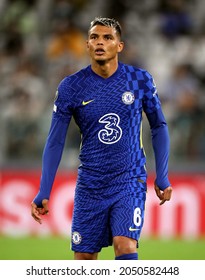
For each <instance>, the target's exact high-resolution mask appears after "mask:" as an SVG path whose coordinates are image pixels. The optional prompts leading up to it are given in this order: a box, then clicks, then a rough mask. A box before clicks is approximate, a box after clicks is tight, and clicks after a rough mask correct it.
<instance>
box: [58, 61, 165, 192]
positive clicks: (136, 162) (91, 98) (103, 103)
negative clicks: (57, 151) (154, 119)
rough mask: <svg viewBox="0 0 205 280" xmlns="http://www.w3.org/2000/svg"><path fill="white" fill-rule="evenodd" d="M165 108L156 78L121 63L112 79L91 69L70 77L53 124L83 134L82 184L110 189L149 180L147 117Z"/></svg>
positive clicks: (63, 84)
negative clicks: (58, 122)
mask: <svg viewBox="0 0 205 280" xmlns="http://www.w3.org/2000/svg"><path fill="white" fill-rule="evenodd" d="M159 108H160V100H159V98H158V94H157V89H156V86H155V83H154V81H153V78H152V76H151V75H150V74H149V73H148V72H147V71H146V70H143V69H139V68H135V67H133V66H129V65H126V64H122V63H119V67H118V69H117V71H116V72H115V73H114V74H113V75H112V76H111V77H109V78H107V79H104V78H102V77H101V76H98V75H97V74H96V73H94V72H93V71H92V69H91V66H88V67H86V68H84V69H82V70H81V71H79V72H77V73H74V74H73V75H70V76H67V77H66V78H65V79H63V80H62V82H61V83H60V84H59V87H58V97H57V98H56V101H55V104H54V113H53V119H61V120H62V121H63V122H65V123H66V122H67V123H69V122H70V119H71V117H72V116H73V117H74V119H75V121H76V123H77V125H78V127H79V128H80V132H81V134H82V145H81V149H80V156H79V157H80V161H81V165H80V167H79V177H78V183H79V184H81V183H82V184H84V183H85V182H86V180H88V181H89V184H88V185H86V187H89V188H97V189H99V188H100V187H101V188H102V187H106V186H108V185H110V184H113V183H118V184H123V183H124V182H128V181H130V180H135V179H137V178H141V179H142V180H146V176H147V175H146V167H145V165H146V157H145V152H144V149H143V145H142V129H141V126H142V112H143V111H144V112H145V113H147V114H151V113H153V112H154V111H156V110H158V109H159Z"/></svg>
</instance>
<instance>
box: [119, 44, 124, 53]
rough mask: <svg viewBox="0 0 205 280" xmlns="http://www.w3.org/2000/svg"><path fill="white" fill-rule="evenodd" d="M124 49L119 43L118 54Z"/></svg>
mask: <svg viewBox="0 0 205 280" xmlns="http://www.w3.org/2000/svg"><path fill="white" fill-rule="evenodd" d="M123 48H124V42H119V45H118V52H119V53H120V52H121V51H122V50H123Z"/></svg>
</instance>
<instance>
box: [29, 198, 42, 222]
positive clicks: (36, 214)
mask: <svg viewBox="0 0 205 280" xmlns="http://www.w3.org/2000/svg"><path fill="white" fill-rule="evenodd" d="M31 216H32V217H33V218H34V220H35V221H36V222H38V223H39V224H42V220H41V216H40V211H39V209H38V208H37V205H36V204H35V203H34V202H32V203H31Z"/></svg>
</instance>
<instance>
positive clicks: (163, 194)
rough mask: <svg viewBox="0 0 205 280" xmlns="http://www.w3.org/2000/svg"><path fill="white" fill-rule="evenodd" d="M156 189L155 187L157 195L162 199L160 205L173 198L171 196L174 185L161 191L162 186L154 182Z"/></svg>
mask: <svg viewBox="0 0 205 280" xmlns="http://www.w3.org/2000/svg"><path fill="white" fill-rule="evenodd" d="M154 189H155V192H156V195H157V196H158V197H159V199H160V204H159V205H162V204H164V203H165V202H166V201H169V200H170V199H171V196H172V187H171V186H169V187H167V188H166V189H164V190H163V191H161V190H160V188H159V187H158V186H157V185H156V184H154Z"/></svg>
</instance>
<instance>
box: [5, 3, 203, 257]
mask: <svg viewBox="0 0 205 280" xmlns="http://www.w3.org/2000/svg"><path fill="white" fill-rule="evenodd" d="M99 15H101V16H106V17H115V18H116V19H118V20H119V21H120V23H121V25H122V28H123V30H124V32H123V33H124V34H123V40H124V41H125V44H126V45H125V46H126V47H125V50H124V52H123V53H122V54H121V57H120V59H121V60H122V61H123V62H125V63H131V64H134V65H136V66H139V67H142V68H146V69H147V70H148V71H149V72H151V73H152V75H153V76H154V78H155V82H156V84H157V87H158V91H159V95H160V98H161V101H162V104H163V109H164V112H165V115H166V118H167V121H168V125H169V131H170V137H171V155H170V180H171V182H172V184H173V187H174V193H173V200H172V201H171V202H170V203H167V205H164V206H163V208H161V207H159V205H158V201H157V199H156V197H155V194H154V192H153V187H152V180H153V172H154V158H153V153H152V148H151V144H150V132H149V127H148V123H147V122H146V119H145V120H144V130H143V133H144V135H143V142H144V146H145V150H146V154H147V168H148V172H149V179H148V186H149V188H148V199H147V213H146V221H145V227H144V229H143V234H142V241H141V247H140V251H141V255H142V256H141V258H143V259H154V258H155V259H160V258H161V259H205V218H204V217H205V16H204V15H205V5H204V1H203V0H152V1H149V0H144V1H139V0H127V1H124V0H104V1H102V0H67V1H66V0H44V1H41V0H1V1H0V37H1V40H0V85H1V89H0V259H41V258H42V259H50V258H51V259H64V258H65V259H69V258H71V259H72V255H71V254H70V250H69V237H70V236H69V234H70V223H71V215H72V207H73V204H72V203H73V192H74V188H75V179H76V169H77V166H78V151H79V143H80V137H79V134H78V129H77V128H76V126H75V124H74V122H73V121H72V122H71V125H70V130H69V133H68V137H67V141H66V146H65V150H64V154H63V158H62V161H61V165H60V170H59V173H58V175H57V178H56V181H55V186H54V191H53V193H52V198H51V200H50V207H51V214H50V215H49V217H47V218H46V219H45V221H44V224H43V225H42V226H38V225H37V224H35V223H34V221H33V220H32V218H31V217H30V202H31V200H32V198H33V197H34V195H35V194H36V192H37V189H38V184H39V180H40V169H41V155H42V151H43V146H44V143H45V139H46V137H47V133H48V129H49V126H50V118H51V114H52V107H53V100H54V96H55V91H56V88H57V85H58V83H59V82H60V80H61V79H62V78H63V77H64V76H66V75H68V74H70V73H73V72H74V71H77V70H79V69H80V68H82V67H84V66H86V65H87V64H88V63H89V58H88V56H87V54H86V51H85V40H86V36H87V34H86V33H87V28H88V26H89V23H90V21H91V20H92V19H93V18H94V17H95V16H99ZM44 246H45V249H44V248H43V247H44ZM156 251H157V254H156ZM102 258H104V259H112V258H113V253H112V251H110V249H109V250H106V249H105V253H104V254H102Z"/></svg>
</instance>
